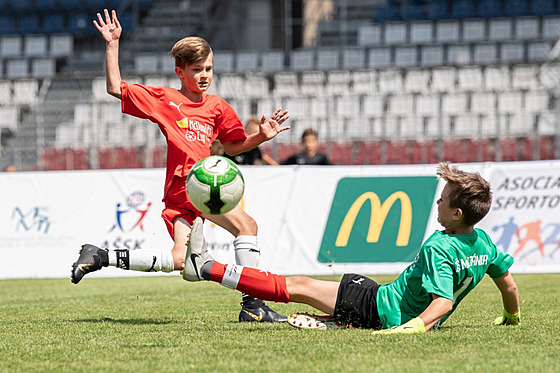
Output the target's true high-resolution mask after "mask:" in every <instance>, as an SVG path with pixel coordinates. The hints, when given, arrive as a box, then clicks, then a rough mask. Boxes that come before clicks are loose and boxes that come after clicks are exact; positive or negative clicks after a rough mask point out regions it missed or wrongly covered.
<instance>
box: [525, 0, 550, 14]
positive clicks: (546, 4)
mask: <svg viewBox="0 0 560 373" xmlns="http://www.w3.org/2000/svg"><path fill="white" fill-rule="evenodd" d="M554 3H555V2H554V1H551V0H532V1H531V5H530V9H529V12H530V13H531V14H534V15H536V16H546V15H549V14H555V13H556V7H555V4H554Z"/></svg>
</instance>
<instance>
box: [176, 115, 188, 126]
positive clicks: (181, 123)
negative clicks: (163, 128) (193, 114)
mask: <svg viewBox="0 0 560 373" xmlns="http://www.w3.org/2000/svg"><path fill="white" fill-rule="evenodd" d="M175 123H177V125H178V126H179V127H181V128H189V119H188V118H187V117H184V118H183V119H181V120H177V121H175Z"/></svg>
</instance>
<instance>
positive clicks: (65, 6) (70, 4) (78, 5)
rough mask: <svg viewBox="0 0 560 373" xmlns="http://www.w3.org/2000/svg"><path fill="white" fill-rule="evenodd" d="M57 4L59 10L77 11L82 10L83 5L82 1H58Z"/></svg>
mask: <svg viewBox="0 0 560 373" xmlns="http://www.w3.org/2000/svg"><path fill="white" fill-rule="evenodd" d="M58 4H59V7H60V9H61V10H64V11H70V10H79V9H83V8H84V3H83V1H82V0H58Z"/></svg>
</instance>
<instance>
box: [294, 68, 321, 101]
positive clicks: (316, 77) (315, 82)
mask: <svg viewBox="0 0 560 373" xmlns="http://www.w3.org/2000/svg"><path fill="white" fill-rule="evenodd" d="M300 91H301V93H302V94H304V95H310V96H321V95H323V93H324V91H325V73H324V72H323V71H306V72H303V73H302V74H301V87H300Z"/></svg>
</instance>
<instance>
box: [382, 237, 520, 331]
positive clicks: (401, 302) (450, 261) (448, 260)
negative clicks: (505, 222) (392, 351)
mask: <svg viewBox="0 0 560 373" xmlns="http://www.w3.org/2000/svg"><path fill="white" fill-rule="evenodd" d="M512 264H513V258H512V257H511V256H510V255H509V254H505V253H503V252H502V251H500V250H498V249H497V248H496V246H495V245H494V244H493V243H492V241H491V240H490V237H489V236H488V234H486V232H484V231H483V230H482V229H478V228H475V230H474V232H473V233H469V234H461V235H449V234H446V233H443V232H441V231H436V232H435V233H434V234H433V235H432V236H431V237H430V238H428V239H427V240H426V242H424V244H423V245H422V248H421V249H420V252H419V253H418V255H417V256H416V259H415V260H414V262H413V263H412V264H411V265H409V266H408V267H407V268H406V269H405V270H404V271H403V273H401V275H400V276H399V277H398V278H397V279H396V280H395V281H393V282H390V283H387V284H383V285H381V287H380V288H379V290H378V293H377V311H378V313H379V319H380V320H381V324H382V325H383V327H384V328H390V327H392V326H395V325H401V324H403V323H405V322H407V321H409V320H411V319H413V318H415V317H417V316H418V315H420V314H421V313H422V312H423V311H424V310H425V309H426V308H427V307H428V306H429V304H430V302H431V300H432V298H431V296H430V294H436V295H439V296H441V297H444V298H447V299H451V300H453V309H452V310H451V312H450V313H449V314H448V315H447V316H446V317H445V318H444V319H443V320H442V321H441V322H440V323H439V324H441V323H442V322H444V321H445V320H446V319H447V317H449V315H451V313H453V311H455V308H457V305H458V304H459V303H460V302H461V300H462V299H463V298H464V297H465V296H466V295H467V294H468V293H469V292H470V291H471V290H472V289H473V288H474V287H475V286H476V285H477V284H478V283H479V282H480V281H481V280H482V278H483V277H484V274H485V273H487V274H488V275H489V276H490V277H492V278H498V277H501V276H502V275H503V274H505V273H506V272H507V270H508V269H509V267H510V266H511V265H512ZM439 324H438V326H439Z"/></svg>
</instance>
